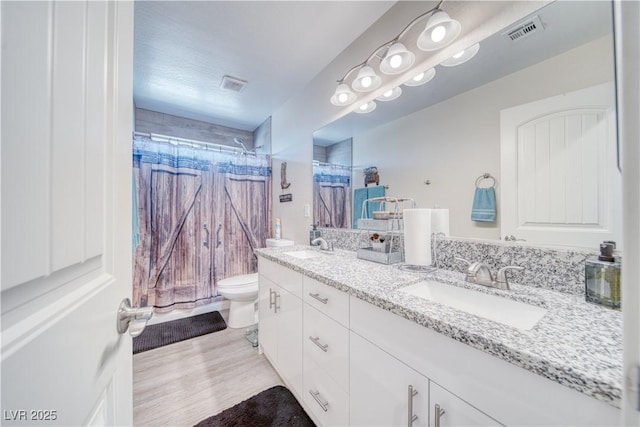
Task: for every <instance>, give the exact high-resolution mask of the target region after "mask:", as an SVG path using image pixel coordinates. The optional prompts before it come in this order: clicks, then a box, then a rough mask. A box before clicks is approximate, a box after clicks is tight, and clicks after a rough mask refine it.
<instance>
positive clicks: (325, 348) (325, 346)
mask: <svg viewBox="0 0 640 427" xmlns="http://www.w3.org/2000/svg"><path fill="white" fill-rule="evenodd" d="M309 339H310V340H311V342H312V343H314V344H315V345H317V346H318V347H320V350H322V351H324V352H325V353H326V352H327V351H328V349H329V344H320V337H315V338H314V337H312V336H309Z"/></svg>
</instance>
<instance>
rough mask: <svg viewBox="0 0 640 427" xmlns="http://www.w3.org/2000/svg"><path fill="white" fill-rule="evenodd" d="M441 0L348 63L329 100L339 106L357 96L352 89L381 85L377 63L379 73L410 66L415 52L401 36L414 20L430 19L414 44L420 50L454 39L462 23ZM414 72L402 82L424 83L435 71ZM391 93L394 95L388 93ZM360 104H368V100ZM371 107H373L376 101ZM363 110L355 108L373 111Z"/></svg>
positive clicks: (430, 48)
mask: <svg viewBox="0 0 640 427" xmlns="http://www.w3.org/2000/svg"><path fill="white" fill-rule="evenodd" d="M444 1H445V0H440V2H439V3H438V5H437V6H436V7H434V8H432V9H430V10H428V11H426V12H424V13H422V14H421V15H418V16H417V17H416V18H414V19H413V20H412V21H411V22H409V24H408V25H407V26H406V27H405V28H404V29H403V30H402V31H401V32H400V33H399V34H398V35H397V36H396V37H394V38H393V39H391V40H389V41H388V42H386V43H384V44H382V45H381V46H379V47H378V48H376V49H375V50H374V51H373V52H371V54H370V55H369V57H368V58H367V59H366V60H365V61H364V62H361V63H360V64H357V65H355V66H353V67H351V69H349V71H347V72H346V74H345V75H344V76H343V77H342V78H341V79H340V80H338V87H337V89H336V90H335V92H334V94H333V95H332V96H331V103H332V104H333V105H336V106H339V107H341V106H345V105H349V104H351V103H353V102H355V101H356V100H357V99H358V94H357V93H354V92H352V91H351V89H352V90H353V91H355V92H371V91H374V90H376V89H378V88H379V87H380V86H381V85H382V78H381V77H380V76H379V75H378V74H376V71H375V70H374V68H373V67H374V66H376V64H377V67H378V69H379V70H380V72H381V73H383V74H388V75H394V74H400V73H404V72H406V71H408V70H410V69H411V67H412V66H413V65H414V63H415V61H416V56H415V53H413V52H411V51H410V50H409V49H407V47H406V45H405V43H404V42H403V38H404V37H405V35H406V34H407V33H408V32H409V30H410V29H411V28H413V27H414V26H415V25H416V24H417V23H419V22H422V21H423V19H424V18H426V17H429V19H428V20H427V23H426V26H425V29H424V30H423V31H422V32H421V33H420V35H419V36H418V40H417V46H418V48H419V49H420V50H423V51H433V50H436V49H440V48H443V47H445V46H447V45H448V44H449V43H451V42H453V41H454V40H455V39H456V37H458V35H459V34H460V31H461V30H462V26H461V25H460V22H458V21H456V20H455V19H451V17H449V15H448V14H447V13H446V12H444V11H443V10H442V9H441V7H442V4H443V3H444ZM405 42H406V40H405ZM356 70H357V71H358V73H357V75H356V77H355V78H354V79H353V80H352V81H351V83H347V79H348V78H349V77H350V76H351V75H352V73H354V72H355V71H356ZM417 74H420V75H419V76H416V78H414V79H411V80H409V81H408V82H405V83H404V84H405V85H407V86H419V85H421V84H424V83H427V82H428V81H429V80H431V79H432V78H433V76H434V75H435V70H434V69H429V70H427V71H425V72H424V73H417ZM349 85H350V88H349ZM397 89H399V90H400V93H401V92H402V89H400V88H397ZM394 90H395V89H394ZM400 93H397V94H396V93H395V92H393V93H392V94H390V95H389V96H384V95H382V96H380V97H378V98H376V99H379V100H391V99H395V98H397V97H398V96H400ZM391 95H395V96H394V97H391ZM363 105H368V103H367V104H363ZM373 108H375V103H374V107H373ZM365 110H366V111H362V110H360V109H356V112H369V111H373V109H371V110H368V109H367V108H366V107H365Z"/></svg>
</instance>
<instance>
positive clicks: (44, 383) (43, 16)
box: [0, 1, 133, 426]
mask: <svg viewBox="0 0 640 427" xmlns="http://www.w3.org/2000/svg"><path fill="white" fill-rule="evenodd" d="M0 14H1V28H2V36H1V37H2V40H1V45H2V88H1V90H2V116H1V117H2V134H1V138H2V140H1V141H2V145H1V150H2V151H1V153H2V163H1V176H2V178H1V179H2V191H1V201H2V228H1V233H2V250H1V262H2V267H1V268H2V272H1V278H2V283H1V291H2V295H1V298H2V364H1V369H2V397H1V399H2V414H1V416H2V424H3V425H66V426H72V425H108V424H109V425H113V424H118V425H131V424H132V396H131V393H132V382H131V376H132V371H131V363H132V356H131V337H130V336H129V335H128V334H124V335H121V334H119V333H118V332H117V330H116V313H117V310H118V305H119V303H120V301H121V300H122V299H123V298H125V297H130V296H131V289H132V287H131V173H132V172H131V170H132V169H131V123H132V73H133V4H132V3H130V2H93V1H91V2H89V1H87V2H46V1H42V2H4V1H3V2H2V3H1V5H0Z"/></svg>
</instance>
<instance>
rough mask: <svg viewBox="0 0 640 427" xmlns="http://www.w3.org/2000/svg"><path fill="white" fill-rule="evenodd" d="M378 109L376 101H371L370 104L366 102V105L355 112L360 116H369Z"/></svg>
mask: <svg viewBox="0 0 640 427" xmlns="http://www.w3.org/2000/svg"><path fill="white" fill-rule="evenodd" d="M376 107H377V105H376V103H375V102H374V101H369V102H365V103H364V104H362V105H361V106H359V107H358V108H356V109H355V110H353V111H354V112H356V113H358V114H367V113H370V112H372V111H373V110H375V109H376Z"/></svg>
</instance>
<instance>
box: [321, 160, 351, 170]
mask: <svg viewBox="0 0 640 427" xmlns="http://www.w3.org/2000/svg"><path fill="white" fill-rule="evenodd" d="M313 164H314V165H318V166H338V167H341V168H345V169H353V167H351V166H345V165H339V164H337V163H325V162H321V161H319V160H314V161H313Z"/></svg>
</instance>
